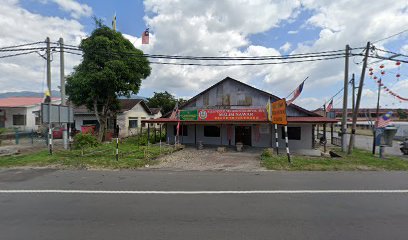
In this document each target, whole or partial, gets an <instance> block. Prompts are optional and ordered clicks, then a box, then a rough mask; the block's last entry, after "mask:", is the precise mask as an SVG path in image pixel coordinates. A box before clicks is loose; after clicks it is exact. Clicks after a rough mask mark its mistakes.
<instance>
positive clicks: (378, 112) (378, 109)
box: [373, 78, 382, 154]
mask: <svg viewBox="0 0 408 240" xmlns="http://www.w3.org/2000/svg"><path fill="white" fill-rule="evenodd" d="M381 83H382V80H381V78H380V83H379V84H378V96H377V109H376V111H375V120H374V129H373V154H375V131H376V128H377V126H376V124H375V122H376V120H378V115H380V96H381Z"/></svg>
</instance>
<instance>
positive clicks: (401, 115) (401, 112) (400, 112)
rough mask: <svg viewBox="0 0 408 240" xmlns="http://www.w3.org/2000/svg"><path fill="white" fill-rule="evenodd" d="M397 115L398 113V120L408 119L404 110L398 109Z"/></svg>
mask: <svg viewBox="0 0 408 240" xmlns="http://www.w3.org/2000/svg"><path fill="white" fill-rule="evenodd" d="M397 113H398V116H399V119H407V118H408V114H407V112H406V111H405V110H404V109H401V108H398V109H397Z"/></svg>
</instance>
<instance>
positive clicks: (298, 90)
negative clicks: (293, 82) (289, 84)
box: [286, 81, 305, 106]
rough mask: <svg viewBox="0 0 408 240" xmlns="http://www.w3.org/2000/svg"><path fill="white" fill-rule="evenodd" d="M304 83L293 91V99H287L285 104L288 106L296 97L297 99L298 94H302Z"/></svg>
mask: <svg viewBox="0 0 408 240" xmlns="http://www.w3.org/2000/svg"><path fill="white" fill-rule="evenodd" d="M304 83H305V81H303V82H302V83H301V84H300V85H299V86H298V87H297V88H296V89H295V91H294V93H293V97H292V98H291V99H289V100H288V101H286V104H287V105H288V106H289V105H290V104H292V102H293V101H295V100H296V98H297V97H299V95H300V93H302V90H303V84H304Z"/></svg>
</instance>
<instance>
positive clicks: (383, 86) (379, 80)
mask: <svg viewBox="0 0 408 240" xmlns="http://www.w3.org/2000/svg"><path fill="white" fill-rule="evenodd" d="M395 65H396V66H397V67H398V72H397V73H396V75H395V77H396V78H397V81H399V78H400V77H401V74H400V66H401V62H399V61H398V62H396V63H395ZM379 68H380V74H381V76H384V75H385V70H384V64H381V65H380V67H379ZM369 75H370V78H371V79H373V80H374V81H375V82H376V83H377V84H378V85H379V86H380V87H382V88H383V89H384V90H385V92H387V93H388V94H390V95H391V96H393V97H396V98H398V99H399V100H400V102H402V101H408V98H404V97H401V96H400V95H399V94H397V93H395V92H393V91H392V90H391V89H389V88H388V87H387V86H385V85H384V84H383V83H382V81H381V78H379V79H378V77H377V76H375V75H374V69H373V68H370V69H369Z"/></svg>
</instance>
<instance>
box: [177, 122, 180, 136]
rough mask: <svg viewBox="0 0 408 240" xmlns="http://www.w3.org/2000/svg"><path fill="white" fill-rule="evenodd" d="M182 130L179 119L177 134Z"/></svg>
mask: <svg viewBox="0 0 408 240" xmlns="http://www.w3.org/2000/svg"><path fill="white" fill-rule="evenodd" d="M179 132H180V121H178V123H177V136H178V135H179Z"/></svg>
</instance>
